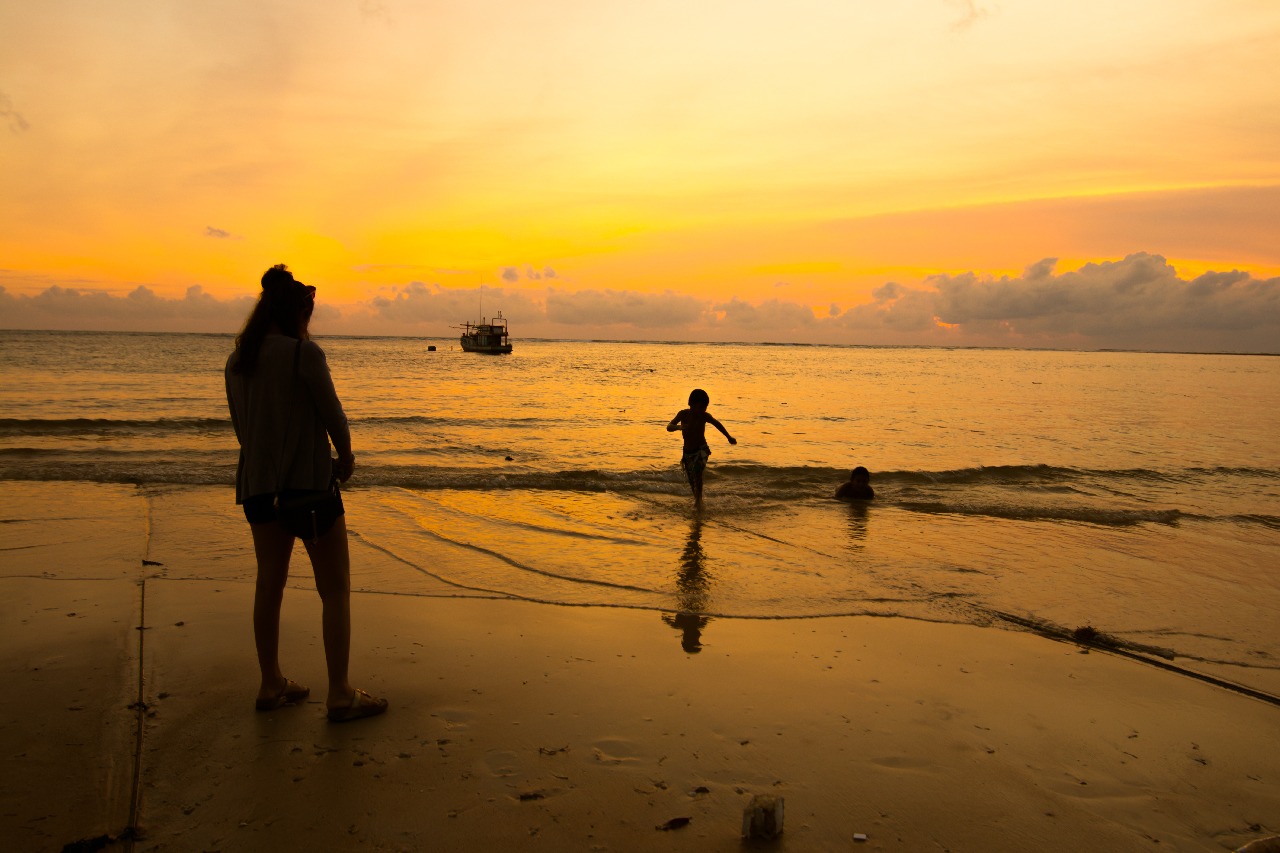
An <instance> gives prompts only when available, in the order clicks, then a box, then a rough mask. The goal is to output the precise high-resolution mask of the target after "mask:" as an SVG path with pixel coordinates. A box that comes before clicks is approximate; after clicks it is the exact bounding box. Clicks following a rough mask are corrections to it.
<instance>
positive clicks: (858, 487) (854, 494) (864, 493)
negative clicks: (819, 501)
mask: <svg viewBox="0 0 1280 853" xmlns="http://www.w3.org/2000/svg"><path fill="white" fill-rule="evenodd" d="M875 496H876V493H875V490H874V489H872V488H871V472H869V471H868V470H867V469H866V468H863V467H862V466H861V465H859V466H858V467H857V468H854V469H853V473H852V474H850V475H849V482H847V483H841V484H840V488H838V489H836V500H841V501H869V500H872V499H874V498H875Z"/></svg>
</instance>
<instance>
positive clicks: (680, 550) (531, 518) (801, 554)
mask: <svg viewBox="0 0 1280 853" xmlns="http://www.w3.org/2000/svg"><path fill="white" fill-rule="evenodd" d="M516 331H517V332H518V328H517V329H516ZM316 340H317V342H318V343H319V344H320V345H321V347H323V349H324V350H325V352H326V355H327V357H328V360H329V364H330V367H331V369H332V372H333V376H334V381H335V384H336V386H337V388H338V392H339V395H340V397H341V398H342V400H343V404H344V406H345V408H346V411H347V414H348V417H349V420H350V424H351V430H352V434H353V441H354V449H355V453H356V457H357V462H356V473H355V476H354V477H353V478H352V480H351V481H350V483H349V484H348V486H347V489H346V492H345V501H346V506H347V519H348V526H349V529H350V531H351V536H352V540H353V543H356V544H355V545H353V569H352V578H353V586H354V588H355V589H356V590H358V591H364V592H370V593H387V594H397V595H407V596H414V595H420V596H431V597H442V596H444V597H448V596H469V597H475V596H481V597H494V598H512V599H521V600H526V601H533V602H541V603H544V604H546V605H548V606H591V607H623V608H637V609H642V610H650V611H652V612H653V613H654V614H655V615H657V616H658V617H660V618H661V619H662V620H663V623H662V624H661V625H659V628H660V629H661V630H664V631H668V632H670V634H671V637H672V640H673V642H679V643H681V645H682V646H683V647H684V649H685V651H686V652H687V653H689V654H697V653H699V652H701V651H702V650H704V649H706V648H708V647H714V645H715V643H716V623H717V622H718V621H721V620H730V619H824V618H830V617H840V616H866V617H880V618H900V619H920V620H927V621H934V622H951V623H959V624H969V625H976V626H982V627H984V628H990V629H992V630H1013V631H1034V632H1037V633H1040V634H1042V635H1044V636H1046V637H1050V638H1053V639H1058V640H1061V641H1063V642H1065V643H1071V642H1077V643H1078V642H1081V641H1083V640H1088V641H1090V642H1093V643H1095V645H1096V644H1102V645H1103V646H1105V647H1106V648H1107V649H1110V650H1114V651H1116V652H1118V653H1125V654H1130V655H1133V656H1135V657H1137V658H1140V659H1147V660H1152V661H1156V662H1159V663H1163V664H1165V665H1168V666H1172V667H1174V668H1176V669H1178V670H1181V671H1184V672H1187V673H1190V674H1193V675H1194V674H1202V675H1207V676H1209V677H1212V678H1215V679H1219V680H1221V681H1223V682H1225V683H1229V684H1236V685H1241V686H1244V687H1246V688H1249V689H1253V690H1256V691H1259V692H1261V693H1265V694H1269V695H1271V696H1275V695H1277V694H1280V631H1277V629H1276V626H1277V624H1280V358H1277V357H1270V356H1262V355H1258V356H1249V355H1214V354H1169V353H1146V352H1097V351H1088V352H1084V351H1081V352H1069V351H1044V350H1019V349H964V348H956V349H949V348H911V347H859V346H814V345H785V344H778V345H772V344H709V343H687V342H610V341H562V340H522V339H520V338H519V337H518V336H517V337H514V338H513V342H514V351H513V352H512V353H510V354H509V355H501V356H493V355H482V354H474V353H464V352H462V351H461V349H460V348H459V347H458V346H457V341H456V339H446V338H408V337H317V338H316ZM232 345H233V339H232V336H231V335H230V334H227V335H201V334H121V333H89V332H33V331H7V332H0V494H3V493H4V491H3V489H4V487H5V486H6V485H8V486H9V487H10V490H11V492H10V493H16V492H12V489H15V488H18V486H19V485H22V486H23V487H24V488H31V487H32V486H33V485H38V484H55V485H56V484H65V483H78V484H86V483H88V484H104V485H111V486H113V487H116V488H124V489H135V490H140V491H143V492H148V493H159V491H163V493H164V494H167V495H174V494H178V495H182V494H189V495H191V496H193V498H194V497H196V496H204V499H205V503H204V504H203V505H205V506H207V507H208V509H207V510H206V511H207V512H208V513H210V514H212V515H213V516H216V517H218V518H219V520H220V522H221V521H225V523H226V525H227V526H228V529H232V530H234V531H235V539H234V542H233V543H232V544H231V545H229V546H228V548H229V549H231V550H233V551H234V552H235V556H236V559H237V560H238V561H239V563H240V564H243V565H245V566H251V564H252V557H251V548H250V543H249V539H248V536H247V531H243V529H242V527H241V526H240V525H242V524H243V518H242V516H241V515H240V514H239V513H240V511H239V508H238V507H236V506H235V504H234V490H233V479H234V471H235V464H236V456H237V445H236V440H235V436H234V434H233V433H232V429H231V423H230V420H229V417H228V412H227V405H226V399H225V392H224V385H223V365H224V363H225V361H226V357H227V355H228V353H229V352H230V351H231V348H232ZM432 347H434V350H433V349H432ZM694 388H702V389H704V390H706V391H707V393H708V394H709V395H710V398H711V405H710V409H709V411H710V412H711V413H712V414H713V415H714V416H716V417H717V418H718V419H719V420H720V421H721V422H722V423H723V424H724V425H725V427H726V428H727V429H728V430H729V431H730V432H731V433H732V434H733V436H734V437H735V438H736V439H737V442H738V443H737V445H736V446H731V445H730V444H728V442H727V441H725V440H724V438H723V437H722V436H721V435H720V434H719V433H717V432H715V431H714V430H713V429H711V428H708V431H707V434H708V439H709V443H710V446H711V451H712V452H711V458H710V462H709V465H708V470H707V474H706V498H705V506H704V507H703V509H702V510H701V511H700V512H699V511H695V508H694V506H693V502H692V499H691V496H690V491H689V487H688V484H687V483H686V481H685V478H684V474H683V472H682V470H681V469H680V466H679V458H680V450H681V442H680V435H679V433H669V432H667V430H666V429H665V427H666V425H667V424H668V422H669V421H671V419H672V418H673V417H674V416H675V414H676V413H677V412H678V411H679V410H680V409H682V408H684V407H685V406H686V404H687V399H688V396H689V392H690V391H691V390H692V389H694ZM855 465H863V466H866V467H867V468H868V469H869V470H870V472H871V484H872V486H873V488H874V489H875V493H876V497H875V499H874V500H873V501H870V502H865V503H855V504H849V503H843V502H840V501H836V500H834V499H833V494H834V492H835V490H836V488H837V487H838V486H839V485H840V483H842V482H843V481H845V480H847V479H848V477H849V472H850V469H851V468H852V467H853V466H855ZM25 511H26V510H25V509H24V507H22V506H16V505H10V506H6V507H3V508H2V509H0V516H3V518H0V521H3V522H15V521H21V520H22V518H24V512H25ZM224 514H225V515H224ZM21 527H22V525H16V524H12V523H3V524H0V537H4V538H5V539H7V540H8V543H4V542H0V561H2V560H4V559H5V556H4V555H5V552H6V551H7V550H10V548H12V547H17V545H15V541H16V540H15V539H14V538H13V537H15V536H18V535H19V533H20V529H21ZM50 529H52V528H50ZM83 529H84V528H83V526H82V525H80V526H78V525H75V524H69V525H64V526H60V527H58V528H57V530H66V531H68V532H67V533H66V534H65V535H67V536H71V535H75V534H74V533H73V531H77V530H79V531H81V532H83ZM242 533H243V536H242ZM58 535H64V534H58ZM241 537H242V538H241ZM6 545H7V546H6ZM357 545H358V547H357ZM191 547H192V548H196V549H198V547H199V545H198V544H193V545H192V546H191ZM362 555H368V556H367V557H366V558H362ZM374 555H378V560H379V565H380V566H381V568H379V569H378V571H376V572H371V571H362V565H361V563H362V561H363V562H365V563H368V562H369V560H371V559H372V558H373V556H374ZM201 559H202V556H201V554H200V553H199V551H198V550H197V551H195V552H193V554H192V555H191V560H190V562H191V563H192V564H193V565H195V566H198V565H199V563H200V561H201ZM210 559H212V557H210ZM191 571H197V569H192V570H191ZM250 577H251V575H250ZM1087 647H1088V646H1082V647H1081V648H1082V649H1083V648H1087Z"/></svg>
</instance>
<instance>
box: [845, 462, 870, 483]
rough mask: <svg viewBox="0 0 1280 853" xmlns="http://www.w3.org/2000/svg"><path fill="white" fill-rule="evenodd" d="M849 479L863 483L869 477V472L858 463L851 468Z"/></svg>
mask: <svg viewBox="0 0 1280 853" xmlns="http://www.w3.org/2000/svg"><path fill="white" fill-rule="evenodd" d="M849 479H850V480H851V481H852V482H854V483H865V482H867V481H868V480H870V479H871V472H870V471H868V470H867V469H866V468H863V467H862V466H861V465H859V466H858V467H857V468H854V469H853V473H852V474H850V475H849Z"/></svg>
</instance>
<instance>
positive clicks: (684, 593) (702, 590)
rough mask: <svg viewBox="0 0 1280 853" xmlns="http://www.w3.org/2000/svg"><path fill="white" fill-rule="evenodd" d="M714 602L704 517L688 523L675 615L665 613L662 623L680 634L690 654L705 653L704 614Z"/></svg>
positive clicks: (681, 559) (681, 560) (677, 579)
mask: <svg viewBox="0 0 1280 853" xmlns="http://www.w3.org/2000/svg"><path fill="white" fill-rule="evenodd" d="M710 600H711V578H710V576H709V575H708V574H707V571H706V555H705V554H704V553H703V551H702V516H701V514H700V513H699V514H695V515H694V517H693V518H692V520H691V521H690V522H689V539H688V541H687V542H686V543H685V546H684V551H683V553H681V555H680V571H679V573H678V574H677V575H676V612H675V613H664V614H662V621H663V622H666V623H667V624H668V625H670V626H671V627H672V628H675V629H677V630H678V631H680V634H681V636H680V646H681V648H683V649H684V650H685V651H686V652H688V653H689V654H695V653H697V652H700V651H702V630H703V629H704V628H706V626H707V623H708V622H709V621H711V620H710V618H709V617H707V616H704V615H702V614H703V613H704V612H705V611H706V609H707V604H708V603H709V602H710Z"/></svg>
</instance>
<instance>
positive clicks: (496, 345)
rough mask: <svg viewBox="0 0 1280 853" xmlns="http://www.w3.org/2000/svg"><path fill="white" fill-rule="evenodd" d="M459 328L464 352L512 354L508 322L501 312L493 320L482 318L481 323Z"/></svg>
mask: <svg viewBox="0 0 1280 853" xmlns="http://www.w3.org/2000/svg"><path fill="white" fill-rule="evenodd" d="M458 328H459V329H462V350H463V352H487V353H504V352H511V341H510V340H509V339H508V338H507V321H506V320H505V319H503V317H502V312H501V311H499V312H498V316H496V317H494V318H493V319H492V320H485V319H484V318H483V317H481V318H480V322H479V323H466V324H464V325H461V326H459V327H458Z"/></svg>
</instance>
